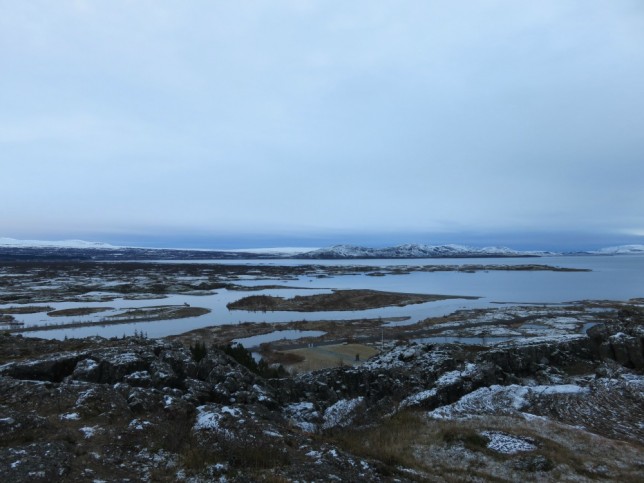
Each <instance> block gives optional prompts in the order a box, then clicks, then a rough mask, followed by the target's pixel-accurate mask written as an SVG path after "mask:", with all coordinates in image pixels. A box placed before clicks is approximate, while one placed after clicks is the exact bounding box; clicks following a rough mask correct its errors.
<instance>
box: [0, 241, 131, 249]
mask: <svg viewBox="0 0 644 483" xmlns="http://www.w3.org/2000/svg"><path fill="white" fill-rule="evenodd" d="M0 246H1V247H15V248H41V247H43V248H83V249H86V248H97V249H109V250H115V249H118V248H120V247H117V246H114V245H110V244H108V243H101V242H88V241H84V240H61V241H43V240H16V239H15V238H0Z"/></svg>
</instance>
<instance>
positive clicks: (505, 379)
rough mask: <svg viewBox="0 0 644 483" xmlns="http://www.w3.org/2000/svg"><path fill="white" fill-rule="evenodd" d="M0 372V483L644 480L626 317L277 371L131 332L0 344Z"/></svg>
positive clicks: (630, 317)
mask: <svg viewBox="0 0 644 483" xmlns="http://www.w3.org/2000/svg"><path fill="white" fill-rule="evenodd" d="M0 364H2V365H1V366H0V435H1V438H0V441H1V443H0V475H2V478H3V480H5V481H15V482H19V481H93V480H103V481H124V480H128V479H129V480H131V481H141V480H143V481H213V480H215V481H217V480H219V479H221V480H222V481H224V480H226V481H294V480H299V481H330V480H334V479H335V480H338V481H471V480H476V479H479V480H480V479H490V478H501V479H506V480H518V479H520V478H523V479H525V478H528V479H539V480H542V481H557V480H561V479H567V478H575V479H576V480H578V481H591V480H595V479H599V480H622V481H623V480H632V481H637V480H638V479H640V480H641V477H642V476H644V466H643V465H642V461H644V427H642V424H641V422H642V421H644V378H643V376H642V370H643V369H644V329H643V326H642V317H641V314H640V313H639V312H638V311H631V312H628V311H622V312H621V313H620V315H619V317H616V319H615V320H614V321H613V322H611V323H607V324H602V325H598V326H595V327H593V328H592V329H591V330H590V331H589V334H588V335H578V336H562V337H558V338H540V339H538V340H534V339H533V340H531V341H529V342H528V341H524V342H516V343H512V344H510V343H507V344H505V345H504V346H497V347H495V348H483V347H471V346H469V347H468V346H461V345H433V346H432V345H423V344H401V345H399V346H397V347H396V348H394V349H393V350H391V351H389V352H386V353H383V354H381V355H380V356H378V357H376V358H374V359H371V360H369V361H368V362H366V363H365V364H363V365H362V366H359V367H354V368H342V367H338V368H334V369H329V370H323V371H318V372H314V373H308V374H303V375H300V376H297V377H294V378H284V379H271V380H266V379H263V378H261V377H259V376H257V375H255V374H254V373H252V372H250V371H249V370H247V369H246V368H245V367H243V366H241V365H239V364H238V363H236V362H235V361H234V360H232V359H230V358H229V357H228V356H226V355H225V354H224V353H222V352H220V351H218V350H216V349H210V350H209V351H208V353H207V355H206V357H204V358H203V359H201V360H200V361H199V362H196V361H195V360H193V357H192V354H191V351H190V350H188V349H187V348H185V347H183V346H181V345H180V344H178V343H170V342H167V341H164V340H147V339H141V338H126V339H110V340H107V339H101V338H92V339H83V340H70V341H51V340H40V339H30V338H23V337H15V336H7V335H5V336H1V337H0ZM394 436H395V437H394ZM387 438H390V439H387ZM571 447H574V448H576V450H575V451H572V452H571V451H570V450H569V449H567V448H571Z"/></svg>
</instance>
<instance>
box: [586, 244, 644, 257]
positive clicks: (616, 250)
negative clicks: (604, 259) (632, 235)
mask: <svg viewBox="0 0 644 483" xmlns="http://www.w3.org/2000/svg"><path fill="white" fill-rule="evenodd" d="M590 253H597V254H601V255H629V254H638V253H642V254H644V245H620V246H616V247H606V248H602V249H600V250H596V251H593V252H590Z"/></svg>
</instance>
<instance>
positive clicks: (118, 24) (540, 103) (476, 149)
mask: <svg viewBox="0 0 644 483" xmlns="http://www.w3.org/2000/svg"><path fill="white" fill-rule="evenodd" d="M0 179H2V188H1V191H0V199H1V200H2V202H1V203H0V236H5V237H13V238H38V239H65V238H83V239H88V240H97V241H107V242H117V243H135V244H150V245H153V244H157V245H163V244H169V245H183V246H185V245H194V246H219V247H222V246H230V245H231V244H233V245H235V244H237V245H239V246H242V245H244V246H248V245H253V244H254V245H258V244H259V245H266V244H268V245H271V244H272V245H276V244H277V245H284V244H291V245H293V244H296V245H307V244H309V245H324V244H329V243H342V242H355V243H362V244H367V245H369V244H371V245H382V244H388V243H399V242H404V241H407V242H423V243H444V242H461V243H474V244H490V243H493V244H496V243H498V244H510V245H512V244H514V245H515V246H533V247H535V248H537V247H542V246H551V247H553V248H554V247H557V246H561V245H565V244H571V245H574V244H577V245H580V246H583V247H587V246H590V245H593V244H597V245H605V244H619V243H644V2H642V1H641V0H632V1H630V0H603V1H595V0H569V1H566V0H552V1H551V0H540V1H527V0H526V1H518V0H487V1H483V0H481V1H472V0H468V1H454V0H449V1H447V0H445V1H430V0H418V1H414V0H409V1H405V0H402V1H395V2H394V1H390V2H389V1H388V2H385V1H373V0H364V1H361V0H359V1H346V0H342V1H330V0H325V1H322V0H320V1H296V0H292V1H280V0H270V1H252V2H251V1H240V0H235V1H218V2H214V1H202V2H201V1H185V2H183V1H182V2H176V1H157V0H155V1H152V0H149V1H145V0H141V1H118V0H110V1H98V0H96V1H82V0H77V1H65V0H58V1H14V0H0Z"/></svg>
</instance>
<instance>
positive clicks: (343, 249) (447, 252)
mask: <svg viewBox="0 0 644 483" xmlns="http://www.w3.org/2000/svg"><path fill="white" fill-rule="evenodd" d="M539 255H541V253H539V252H520V251H517V250H512V249H511V248H507V247H485V248H474V247H468V246H464V245H436V246H434V245H420V244H415V243H407V244H403V245H397V246H394V247H387V248H367V247H360V246H355V245H335V246H332V247H329V248H321V249H319V250H313V251H311V252H308V253H303V254H301V255H300V257H302V258H439V257H491V256H497V257H517V256H539Z"/></svg>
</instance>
